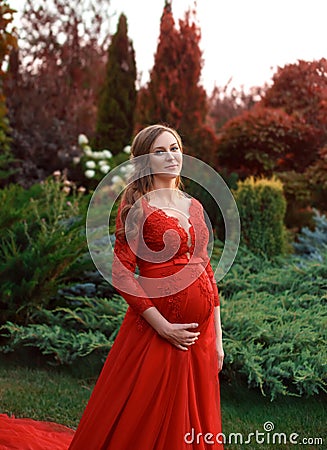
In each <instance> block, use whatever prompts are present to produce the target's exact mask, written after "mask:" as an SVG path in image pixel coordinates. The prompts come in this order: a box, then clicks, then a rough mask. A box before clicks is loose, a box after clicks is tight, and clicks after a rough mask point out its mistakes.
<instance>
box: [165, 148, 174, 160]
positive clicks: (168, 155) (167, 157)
mask: <svg viewBox="0 0 327 450" xmlns="http://www.w3.org/2000/svg"><path fill="white" fill-rule="evenodd" d="M166 153H167V154H166V159H168V160H170V159H173V158H174V155H173V152H172V151H171V150H168V151H167V152H166Z"/></svg>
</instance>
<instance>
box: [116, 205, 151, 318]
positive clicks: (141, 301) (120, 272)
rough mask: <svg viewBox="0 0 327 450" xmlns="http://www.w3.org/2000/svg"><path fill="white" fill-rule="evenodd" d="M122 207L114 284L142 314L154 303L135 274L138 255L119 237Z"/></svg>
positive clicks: (119, 223)
mask: <svg viewBox="0 0 327 450" xmlns="http://www.w3.org/2000/svg"><path fill="white" fill-rule="evenodd" d="M121 207H122V205H121V204H120V205H119V208H118V212H117V218H116V232H115V236H116V241H115V246H114V255H113V262H112V284H113V286H114V287H115V289H116V290H117V291H118V293H119V294H120V295H121V296H122V297H123V298H124V299H125V300H126V302H127V303H128V304H129V306H131V307H132V308H133V310H134V311H135V312H136V313H138V314H142V313H143V312H144V311H145V310H146V309H148V308H150V307H151V306H154V305H153V303H152V301H151V300H150V298H149V297H148V296H147V295H146V293H145V291H144V289H142V287H141V285H140V283H139V282H138V281H137V279H136V278H135V276H134V275H135V268H136V265H137V259H136V255H135V254H134V252H133V251H132V249H131V248H130V246H129V243H128V242H127V240H126V239H124V238H122V237H117V230H118V229H119V228H121V227H122V222H121V218H120V210H121ZM131 292H133V294H131Z"/></svg>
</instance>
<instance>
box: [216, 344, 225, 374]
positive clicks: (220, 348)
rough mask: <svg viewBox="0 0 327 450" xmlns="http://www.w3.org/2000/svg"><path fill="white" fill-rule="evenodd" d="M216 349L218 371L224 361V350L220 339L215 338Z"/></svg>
mask: <svg viewBox="0 0 327 450" xmlns="http://www.w3.org/2000/svg"><path fill="white" fill-rule="evenodd" d="M216 350H217V356H218V372H220V371H221V369H222V368H223V363H224V356H225V354H224V350H223V345H222V343H221V339H218V338H217V339H216Z"/></svg>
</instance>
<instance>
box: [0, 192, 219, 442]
mask: <svg viewBox="0 0 327 450" xmlns="http://www.w3.org/2000/svg"><path fill="white" fill-rule="evenodd" d="M142 207H143V211H144V212H145V213H146V215H145V216H144V217H146V219H145V221H144V226H143V237H144V242H145V244H146V246H147V247H148V249H150V250H151V251H153V252H158V254H159V252H161V253H160V255H164V252H165V249H168V250H170V251H171V249H174V250H176V254H175V256H173V257H172V258H171V259H168V261H167V262H165V263H158V262H148V261H147V258H145V257H144V258H143V256H144V255H145V253H144V254H143V253H142V251H141V252H139V251H138V252H134V251H132V249H131V248H130V246H129V244H128V243H127V242H126V241H125V240H124V239H121V238H118V237H117V235H116V237H117V238H116V242H115V247H114V259H113V266H112V281H113V285H114V286H115V287H116V289H117V291H118V292H120V293H121V295H122V296H123V297H124V298H125V300H126V301H127V302H128V304H129V308H128V310H127V312H126V315H125V318H124V320H123V323H122V325H121V328H120V330H119V333H118V335H117V337H116V339H115V342H114V345H113V347H112V348H111V350H110V352H109V355H108V357H107V360H106V362H105V364H104V367H103V369H102V372H101V374H100V376H99V378H98V381H97V383H96V385H95V387H94V390H93V393H92V395H91V398H90V400H89V402H88V404H87V406H86V409H85V411H84V413H83V416H82V419H81V421H80V423H79V426H78V428H77V430H76V433H75V435H74V437H73V440H72V442H71V444H70V446H69V450H131V449H133V450H183V449H185V450H186V449H192V450H193V449H194V450H195V449H196V450H205V449H206V450H208V449H215V450H217V449H220V450H222V449H223V445H222V444H221V443H220V440H221V436H220V433H221V432H222V430H221V415H220V391H219V377H218V359H217V352H216V346H215V337H216V335H215V329H214V306H217V305H219V295H218V289H217V285H216V282H215V279H214V276H213V271H212V267H211V264H210V260H209V257H208V253H207V244H208V238H209V232H208V228H207V226H206V223H205V221H204V215H203V208H202V205H201V203H200V202H199V201H197V200H196V199H194V198H192V199H191V204H190V210H189V212H190V217H189V230H186V229H184V228H183V227H182V226H181V225H180V223H179V220H178V219H177V218H174V217H172V216H169V215H167V214H166V213H165V212H164V211H163V210H162V209H159V208H155V207H152V206H150V205H149V204H148V203H147V202H146V201H145V200H144V199H143V200H142ZM120 208H121V205H120V206H119V211H120ZM119 211H118V214H117V221H116V229H117V228H118V227H119V228H120V227H121V221H120V215H119ZM167 230H170V232H169V231H167ZM164 233H165V237H164ZM164 241H165V242H164ZM138 249H139V247H138ZM140 254H141V255H142V257H141V256H140ZM136 255H137V256H136ZM189 256H190V258H189ZM163 259H164V258H162V259H161V260H160V261H162V260H163ZM136 266H138V268H139V278H135V276H134V274H135V269H136ZM160 279H162V282H161V280H160ZM122 286H124V289H120V287H122ZM125 291H126V292H125ZM131 293H133V294H131ZM151 306H155V307H156V308H157V309H158V310H159V311H160V312H161V313H162V315H163V316H164V317H165V318H166V319H167V320H168V321H170V322H172V323H194V322H196V323H198V324H199V326H198V327H197V328H195V329H192V331H200V335H199V338H198V340H197V342H196V343H195V344H194V345H192V346H190V347H189V349H188V350H187V351H183V350H179V349H178V348H177V347H175V346H173V345H172V344H170V343H169V342H168V341H167V340H165V339H163V338H161V337H160V336H159V335H158V333H157V332H156V331H155V330H154V329H153V328H152V327H151V326H150V325H149V324H148V323H147V322H146V320H145V319H143V317H142V316H141V315H140V314H141V313H142V312H143V311H145V310H146V309H147V308H149V307H151ZM208 433H210V434H208ZM0 443H1V433H0ZM65 445H66V444H65ZM4 448H16V447H4ZM19 448H21V449H24V448H25V447H19ZM27 448H29V449H31V450H34V449H37V448H39V447H33V446H31V447H26V449H27ZM47 448H49V450H50V448H51V449H54V448H55V447H44V450H46V449H47ZM61 448H62V449H67V446H66V447H65V446H64V445H63V446H62V447H61ZM0 449H2V447H1V445H0Z"/></svg>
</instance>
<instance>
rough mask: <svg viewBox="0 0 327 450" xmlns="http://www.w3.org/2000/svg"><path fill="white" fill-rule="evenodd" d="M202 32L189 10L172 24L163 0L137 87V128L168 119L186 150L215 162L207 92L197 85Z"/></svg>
mask: <svg viewBox="0 0 327 450" xmlns="http://www.w3.org/2000/svg"><path fill="white" fill-rule="evenodd" d="M200 37H201V33H200V30H199V28H198V27H197V25H196V23H195V12H193V16H192V15H191V12H190V11H188V12H187V13H186V14H185V18H184V19H183V20H179V28H178V29H177V27H176V26H175V21H174V18H173V14H172V10H171V2H168V1H167V2H166V4H165V7H164V11H163V14H162V17H161V23H160V36H159V42H158V47H157V51H156V54H155V62H154V66H153V69H152V71H151V73H150V81H149V83H148V85H147V86H146V87H143V88H141V89H140V91H139V93H138V100H137V128H138V129H139V128H141V127H142V126H144V125H148V124H152V123H156V122H159V123H167V124H169V125H171V126H173V127H174V128H176V129H178V130H179V132H180V133H181V135H182V138H183V141H184V144H185V148H186V150H187V153H189V154H191V155H192V156H197V157H201V158H202V159H203V160H205V161H206V162H208V163H215V162H216V161H215V157H216V156H215V150H216V143H217V142H216V137H215V134H214V132H213V130H212V129H211V128H210V127H208V126H207V123H206V118H207V113H208V105H207V98H206V92H205V90H204V88H203V86H201V85H200V75H201V69H202V64H203V61H202V54H201V50H200V47H199V42H200Z"/></svg>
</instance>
